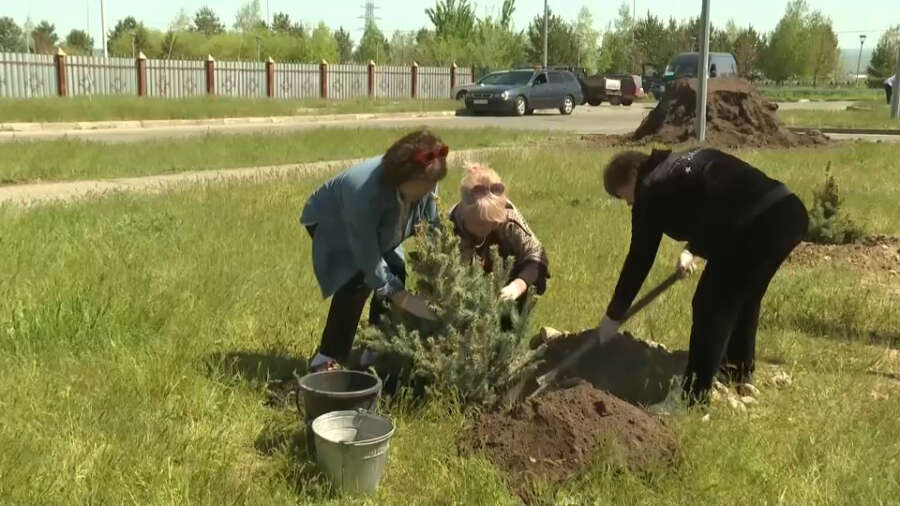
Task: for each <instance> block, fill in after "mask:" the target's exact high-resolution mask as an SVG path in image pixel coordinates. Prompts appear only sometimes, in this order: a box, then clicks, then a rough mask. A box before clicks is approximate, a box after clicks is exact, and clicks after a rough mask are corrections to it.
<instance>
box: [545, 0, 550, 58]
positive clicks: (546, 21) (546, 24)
mask: <svg viewBox="0 0 900 506" xmlns="http://www.w3.org/2000/svg"><path fill="white" fill-rule="evenodd" d="M549 11H550V9H549V7H547V0H544V68H547V26H548V20H547V18H548V16H547V13H548V12H549Z"/></svg>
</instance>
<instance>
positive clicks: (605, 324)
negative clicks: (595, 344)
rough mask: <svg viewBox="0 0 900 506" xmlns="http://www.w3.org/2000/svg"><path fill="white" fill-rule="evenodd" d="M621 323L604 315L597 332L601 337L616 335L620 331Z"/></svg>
mask: <svg viewBox="0 0 900 506" xmlns="http://www.w3.org/2000/svg"><path fill="white" fill-rule="evenodd" d="M620 325H621V323H619V322H617V321H615V320H613V319H610V317H608V316H604V317H603V320H602V321H601V322H600V326H599V327H597V332H598V333H599V334H600V336H601V337H607V336H614V335H616V334H617V333H618V332H619V326H620Z"/></svg>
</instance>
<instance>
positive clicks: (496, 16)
mask: <svg viewBox="0 0 900 506" xmlns="http://www.w3.org/2000/svg"><path fill="white" fill-rule="evenodd" d="M515 10H516V5H515V0H504V1H503V3H502V6H501V7H500V9H499V11H498V12H495V13H492V14H490V15H485V16H480V17H479V16H477V15H476V13H475V6H474V4H473V3H472V2H471V0H436V1H435V4H434V5H433V6H432V7H429V8H427V9H425V13H426V14H427V16H428V18H429V20H430V22H431V26H428V27H423V28H421V29H419V30H415V31H396V32H394V33H393V34H391V36H390V38H388V37H387V36H386V35H385V33H384V32H382V31H381V29H380V28H379V27H378V25H377V23H376V22H375V21H374V20H369V21H367V22H366V25H365V28H364V30H363V33H362V36H361V37H360V39H359V40H358V41H355V40H353V37H352V36H351V34H350V32H349V31H347V30H345V29H344V27H339V28H338V29H337V30H334V29H332V28H331V27H329V26H327V25H326V24H325V23H322V22H320V23H318V24H307V23H304V22H301V21H297V20H292V19H291V18H290V16H289V15H288V14H286V13H283V12H279V13H276V14H275V15H274V16H273V17H272V19H271V22H269V23H267V22H266V20H264V19H263V18H262V14H261V6H260V0H249V1H248V2H247V3H245V4H244V5H243V6H241V8H240V9H239V10H238V12H237V13H236V14H235V19H234V22H233V23H232V25H231V26H230V27H226V25H225V23H224V22H223V21H222V20H221V19H220V18H219V16H218V14H217V13H216V12H215V11H214V10H213V9H211V8H210V7H208V6H204V7H201V8H200V9H198V10H197V11H196V12H195V13H194V14H193V16H191V15H189V14H188V13H187V12H186V11H184V10H183V9H182V10H181V11H180V12H179V13H178V14H177V15H176V16H175V18H174V19H173V20H172V22H171V23H170V24H169V26H168V27H167V29H166V30H158V29H154V28H150V27H147V26H146V25H145V24H144V23H143V22H140V21H138V20H137V19H135V18H134V17H131V16H129V17H126V18H124V19H121V20H119V21H118V22H117V23H116V24H115V25H114V26H113V28H112V29H111V30H109V32H108V33H107V34H106V37H107V46H108V50H109V53H110V55H112V56H126V57H133V56H135V55H137V54H138V53H144V54H145V55H146V56H147V57H148V58H176V59H200V58H205V57H206V56H207V55H209V54H211V55H213V56H215V57H216V58H217V59H222V60H258V59H266V58H268V57H272V58H274V59H275V60H276V61H295V62H309V63H317V62H319V61H321V60H326V61H328V62H331V63H363V64H364V63H368V62H369V61H375V62H377V63H379V64H389V65H391V64H393V65H399V64H409V63H411V62H413V61H415V62H418V63H419V64H420V65H447V64H449V63H451V62H455V63H457V64H458V65H461V66H468V65H475V66H478V67H482V68H491V69H501V68H511V67H530V66H532V65H536V64H539V63H540V62H542V61H543V50H544V33H543V30H544V13H543V12H541V13H539V14H538V15H536V16H535V17H534V18H533V19H532V21H531V22H530V23H529V24H528V26H526V27H524V29H517V28H516V27H515V26H514V25H513V23H512V16H513V14H514V13H515ZM547 26H548V40H549V43H548V46H549V47H548V49H549V50H548V53H549V54H548V61H549V62H550V63H551V64H554V65H574V66H579V67H584V68H585V69H587V70H588V72H591V73H592V72H628V73H635V74H641V73H643V71H644V69H645V68H646V66H651V67H653V68H655V69H656V70H657V71H658V72H661V71H662V70H663V69H664V68H665V65H666V63H667V62H668V61H669V59H670V58H671V57H672V56H674V55H676V54H678V53H680V52H685V51H693V50H696V49H697V48H698V46H699V41H698V34H699V31H700V21H699V18H689V19H683V20H676V19H674V18H669V19H667V20H664V19H662V18H660V17H657V16H654V15H653V14H652V13H649V12H648V13H647V14H646V15H645V16H644V17H637V18H635V17H634V16H632V12H631V10H630V9H629V7H628V4H627V2H625V3H623V4H622V6H621V7H620V9H619V11H618V15H617V17H616V19H615V20H614V21H612V22H610V23H609V24H608V25H607V26H606V29H605V30H602V31H600V30H597V29H596V28H595V25H594V19H593V16H592V14H591V12H590V10H589V9H588V8H587V7H583V8H582V9H581V10H580V11H579V13H578V14H577V16H576V18H575V19H573V20H566V19H564V18H562V17H561V16H559V15H557V14H554V13H553V12H552V11H550V12H549V13H548V19H547ZM95 45H96V44H95V41H94V40H93V39H92V38H91V37H90V36H89V35H88V34H87V33H86V32H84V31H83V30H72V31H71V32H70V33H69V34H68V35H67V36H66V37H65V39H60V38H59V37H58V35H57V34H56V31H55V27H54V25H53V24H51V23H49V22H47V21H41V22H40V23H39V24H38V25H36V26H33V25H32V24H31V23H30V21H29V22H26V24H25V26H23V27H19V26H18V25H17V24H16V23H15V21H14V20H12V19H11V18H9V17H3V18H0V51H28V52H33V53H45V54H49V53H52V52H54V51H55V50H56V48H57V47H61V48H63V49H64V50H65V51H66V52H67V53H68V54H91V53H92V52H93V48H94V47H95ZM898 48H900V25H898V26H896V27H894V28H892V29H891V30H889V31H887V32H885V33H884V34H883V35H882V36H881V38H880V40H879V41H878V45H877V47H876V49H875V52H874V54H873V58H872V63H871V65H870V67H869V69H868V72H869V74H870V75H872V76H876V77H881V76H886V75H890V74H891V73H893V62H894V61H895V56H894V55H896V51H897V50H898ZM710 49H711V50H712V51H721V52H729V53H732V54H733V55H734V56H735V59H736V61H737V63H738V68H739V72H740V74H741V75H742V76H743V77H746V78H750V79H759V78H765V79H768V80H771V81H775V82H777V83H783V82H785V81H789V80H802V81H805V82H811V83H812V84H813V85H818V84H820V83H825V82H829V81H833V80H835V78H836V77H837V76H838V75H839V74H840V70H839V65H840V51H839V49H838V41H837V35H836V34H835V32H834V29H833V26H832V21H831V19H830V18H828V17H827V16H825V15H824V14H822V13H821V12H820V11H816V10H811V9H810V8H809V5H808V4H807V2H806V0H791V1H790V2H789V4H788V6H787V8H786V9H785V12H784V14H783V16H782V18H781V19H780V21H779V22H778V24H777V25H776V26H775V28H774V29H773V30H772V31H771V32H768V33H764V32H760V31H757V30H756V29H754V28H753V27H752V26H746V27H741V26H738V25H737V23H735V22H734V21H729V22H728V23H727V24H726V25H725V26H724V27H715V26H714V27H713V28H712V31H711V34H710Z"/></svg>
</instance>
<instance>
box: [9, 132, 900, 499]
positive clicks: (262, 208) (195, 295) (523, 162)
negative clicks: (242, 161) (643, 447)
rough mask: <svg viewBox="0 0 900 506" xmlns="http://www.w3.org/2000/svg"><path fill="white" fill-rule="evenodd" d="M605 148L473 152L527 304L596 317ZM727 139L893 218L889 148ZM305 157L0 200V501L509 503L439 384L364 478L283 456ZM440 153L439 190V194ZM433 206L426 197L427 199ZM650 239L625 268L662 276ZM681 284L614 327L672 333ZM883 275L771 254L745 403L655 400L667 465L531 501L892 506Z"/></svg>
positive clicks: (612, 265) (294, 425)
mask: <svg viewBox="0 0 900 506" xmlns="http://www.w3.org/2000/svg"><path fill="white" fill-rule="evenodd" d="M611 154H612V151H610V150H596V149H589V148H581V149H572V150H567V151H565V152H563V153H561V152H558V151H553V150H540V149H535V150H524V151H515V152H508V153H494V154H491V155H490V156H488V159H487V161H488V162H490V163H491V164H492V165H493V166H495V167H496V168H497V169H498V170H499V171H500V172H501V173H502V174H504V176H505V179H506V180H507V186H508V187H509V188H510V195H511V197H512V199H513V200H514V201H515V202H516V204H517V205H518V206H519V207H520V208H521V210H522V211H523V212H524V214H525V215H526V216H527V217H528V218H529V220H530V222H531V225H532V228H534V229H535V231H536V232H537V233H538V234H539V235H540V237H541V239H542V240H543V242H544V243H545V245H546V246H547V248H548V251H549V254H550V258H551V262H552V265H553V278H552V279H551V280H550V281H551V282H550V286H549V290H548V294H547V295H546V296H545V297H543V298H542V300H541V301H540V303H539V304H538V307H537V309H536V312H535V314H534V318H533V323H534V325H535V326H536V327H537V326H539V325H550V326H554V327H557V328H563V329H578V328H583V327H587V326H591V325H594V324H596V322H597V320H598V319H599V317H600V315H601V313H602V310H603V308H604V306H605V303H606V301H607V297H608V296H609V295H610V293H611V291H612V289H613V285H614V283H615V279H616V276H617V274H618V269H619V267H620V263H621V261H622V259H623V258H624V255H625V253H626V249H627V241H628V238H629V224H628V216H629V214H628V209H627V207H625V206H624V205H622V204H620V203H618V202H614V201H612V200H611V199H610V198H608V197H607V196H606V195H605V192H604V191H603V184H602V182H601V179H600V178H599V177H598V175H599V170H600V167H601V165H602V164H603V163H604V162H605V161H607V160H608V159H609V157H610V156H611ZM741 154H742V155H743V156H744V157H746V158H747V159H748V160H750V161H751V162H753V163H756V164H757V165H759V166H760V167H762V168H764V169H765V170H767V171H768V172H769V173H771V174H772V175H774V176H776V177H779V178H781V179H783V180H784V181H786V182H787V183H788V184H789V185H790V186H791V187H792V188H794V189H795V190H797V191H798V193H799V194H800V195H801V196H802V197H803V198H804V200H809V199H810V193H811V190H812V188H813V187H814V186H817V185H819V184H820V183H821V181H822V180H823V176H824V172H823V169H824V167H825V165H826V163H827V162H829V161H830V162H832V172H833V173H834V174H835V176H836V177H837V178H838V182H839V183H840V184H841V189H842V191H843V195H844V197H845V199H846V204H845V205H846V208H847V209H848V210H849V211H850V212H851V213H852V214H853V216H854V218H856V219H857V220H859V221H861V222H864V223H865V224H866V225H867V226H868V228H869V231H870V232H873V233H876V232H878V233H888V234H895V235H896V234H900V207H898V206H897V205H896V201H897V199H898V197H900V187H898V184H897V180H896V164H895V161H896V160H897V158H898V156H900V146H897V145H886V144H881V145H876V144H845V145H840V146H834V147H827V148H815V149H794V150H791V151H789V152H788V151H781V152H772V151H764V150H753V151H746V152H742V153H741ZM325 177H327V175H326V174H321V175H318V176H306V177H292V178H287V179H282V180H276V181H266V182H256V183H248V184H240V185H239V184H223V185H209V186H198V187H193V188H192V189H191V190H190V191H184V192H176V193H170V194H164V195H161V196H149V195H116V196H111V197H108V198H104V199H101V200H98V201H95V202H82V203H70V204H67V205H64V206H44V207H38V208H33V209H29V210H23V209H19V208H14V207H0V238H2V240H0V368H2V370H3V372H4V374H3V375H2V377H0V413H2V414H0V420H2V423H0V448H3V451H2V452H0V497H2V498H3V502H9V503H11V504H79V503H95V504H122V503H139V504H151V503H152V504H188V503H190V504H297V503H299V504H314V503H315V504H390V505H393V504H459V505H473V504H478V505H480V504H484V505H494V504H516V503H517V500H516V499H515V498H514V497H513V496H511V495H510V493H509V492H508V490H507V489H506V487H505V485H504V483H503V481H502V477H501V476H500V475H499V473H498V472H497V471H496V470H494V469H493V468H492V467H491V466H490V465H489V464H488V463H487V462H486V461H484V460H483V459H463V458H460V457H458V456H457V453H456V446H455V438H456V437H457V435H458V434H459V432H460V431H461V429H462V428H463V427H465V425H466V419H465V418H464V417H463V416H462V415H460V414H459V412H458V410H456V409H455V408H454V406H453V403H452V402H449V401H444V402H441V401H435V402H432V403H430V404H428V405H426V406H424V407H419V408H412V407H408V406H407V407H403V406H401V407H398V408H396V409H392V410H391V411H390V412H389V415H390V416H392V417H393V418H394V419H395V420H396V422H397V431H396V435H395V437H394V441H393V444H392V447H391V456H390V463H389V467H388V470H387V474H386V477H385V479H384V481H383V484H382V489H381V490H380V492H379V495H378V497H377V498H375V499H373V500H371V501H370V502H368V503H364V502H363V501H360V500H356V501H355V500H351V499H343V498H339V497H335V496H333V495H332V494H331V493H330V492H329V490H328V487H327V485H325V483H324V481H323V479H322V477H321V476H320V475H318V474H317V472H316V471H315V469H314V467H312V466H311V465H309V464H306V463H304V462H303V461H302V457H303V455H304V453H303V450H301V449H300V448H301V446H300V445H301V441H302V435H301V434H300V433H299V425H298V417H297V414H296V413H295V412H294V410H292V409H289V408H285V407H269V406H267V405H266V404H265V400H266V390H265V384H264V382H265V379H266V377H267V376H268V375H271V376H273V377H283V376H287V375H289V374H290V371H291V370H292V369H293V368H295V367H302V364H303V363H304V361H305V359H306V357H308V356H309V354H310V353H311V352H313V350H314V348H315V346H316V344H317V341H318V338H319V333H320V330H321V327H322V325H323V322H324V317H325V314H326V310H327V303H326V302H325V301H322V300H321V299H320V297H319V292H318V289H317V287H316V284H315V281H314V279H313V275H312V271H311V268H310V265H309V258H310V242H309V240H308V238H307V237H306V235H305V234H304V233H302V231H301V229H300V227H299V226H298V224H297V218H298V215H299V212H300V209H301V208H302V206H303V203H304V201H305V199H306V197H307V196H308V195H309V194H310V192H311V191H312V190H313V189H314V188H315V187H316V185H317V184H318V183H319V182H320V181H322V180H323V179H324V178H325ZM459 177H460V172H459V171H452V172H451V174H450V176H449V179H448V183H447V184H444V185H442V187H441V193H442V201H443V205H444V206H445V208H446V206H449V205H450V204H451V203H452V202H453V201H454V198H455V195H456V192H457V190H456V184H457V181H458V178H459ZM445 210H446V209H445ZM678 251H679V245H678V244H675V243H673V242H671V241H668V240H665V241H664V244H663V247H662V248H661V251H660V258H659V262H658V265H657V266H655V268H654V270H653V272H652V274H651V279H650V280H649V281H648V283H652V282H655V281H658V280H659V279H661V278H662V277H664V276H665V275H667V274H668V272H669V269H670V267H671V265H672V264H673V263H674V259H675V255H676V254H677V252H678ZM695 282H696V281H689V282H686V283H683V284H681V285H680V286H676V287H675V288H673V289H672V290H671V291H670V292H669V293H667V294H666V295H665V296H664V297H663V298H662V299H661V300H660V301H658V302H657V303H655V304H654V305H653V306H651V307H650V308H648V309H647V310H646V311H645V312H644V313H643V314H641V315H640V316H638V317H636V318H635V320H633V321H632V322H630V323H629V324H628V325H627V328H628V330H630V331H632V332H633V333H634V334H635V335H637V336H640V337H644V338H650V339H654V340H656V341H660V342H663V343H665V344H667V345H668V346H669V347H670V348H685V347H686V346H687V336H688V330H689V325H690V311H689V310H690V297H691V292H692V289H693V286H694V283H695ZM897 286H898V285H897V278H896V277H893V278H891V277H888V276H886V275H885V274H884V273H867V272H863V271H859V270H854V269H853V268H849V267H843V268H842V267H836V266H833V265H825V264H823V265H819V266H805V267H804V266H798V265H796V264H794V265H790V266H787V267H786V268H785V269H783V271H782V272H781V273H780V274H779V275H778V276H777V277H776V279H775V281H774V283H773V285H772V287H771V289H770V294H769V296H768V298H767V300H766V302H765V309H764V313H763V318H762V324H761V329H760V339H759V344H758V346H759V349H758V356H759V357H760V358H761V359H762V360H763V361H764V364H763V366H762V371H761V372H760V376H763V377H765V375H767V374H769V372H770V371H771V368H772V367H774V366H773V365H772V364H775V363H777V364H779V365H778V367H780V368H781V369H782V370H785V371H787V372H789V373H790V374H791V375H792V376H793V378H794V383H793V386H792V387H790V388H788V389H786V390H775V389H766V388H763V395H762V400H761V404H760V405H759V406H758V407H756V408H753V409H752V411H751V414H750V415H749V416H748V415H733V414H730V413H729V412H727V410H724V409H722V408H718V407H714V408H712V409H711V412H710V414H711V420H710V421H709V422H706V423H704V422H701V420H700V419H701V417H702V416H703V413H698V412H693V413H684V414H680V415H677V416H675V417H674V418H673V419H671V422H670V423H671V426H672V428H673V430H674V431H675V432H676V434H677V436H678V439H679V441H680V444H681V458H680V460H679V462H678V463H677V465H674V466H672V467H668V468H661V469H658V470H655V471H651V472H647V473H644V474H633V473H629V472H624V471H623V472H618V471H616V470H614V469H612V468H610V466H607V465H606V464H605V463H603V462H598V464H597V465H596V466H595V467H594V468H593V470H592V471H590V472H589V473H588V474H587V475H585V476H584V477H582V478H581V479H579V480H576V481H574V482H572V483H570V484H568V485H566V486H565V487H563V488H561V489H558V490H546V491H545V492H544V495H543V496H542V498H543V500H544V502H545V503H547V504H578V505H581V504H646V505H659V504H683V505H688V504H690V505H694V504H710V505H712V504H785V505H801V504H896V503H897V498H900V440H898V438H897V434H898V432H900V418H898V416H897V412H898V411H897V406H898V404H897V402H898V399H900V383H898V382H897V381H895V380H891V379H888V378H886V377H883V376H878V375H873V374H869V373H868V371H870V370H871V369H872V368H873V367H876V366H877V367H894V369H893V372H894V373H900V363H898V362H895V363H893V365H891V363H890V362H886V361H885V356H886V355H885V353H886V347H887V346H889V345H892V346H894V347H898V346H900V294H898V292H897Z"/></svg>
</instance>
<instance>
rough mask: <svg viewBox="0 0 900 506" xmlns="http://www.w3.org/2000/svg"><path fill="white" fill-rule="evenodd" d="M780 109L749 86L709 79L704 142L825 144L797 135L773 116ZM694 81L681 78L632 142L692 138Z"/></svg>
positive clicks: (671, 141) (815, 135)
mask: <svg viewBox="0 0 900 506" xmlns="http://www.w3.org/2000/svg"><path fill="white" fill-rule="evenodd" d="M777 109H778V106H777V105H776V104H774V103H772V102H769V101H768V100H766V99H764V98H763V97H762V95H760V94H759V92H758V91H757V90H756V88H754V87H753V85H751V84H750V83H749V82H747V81H745V80H743V79H737V78H720V79H710V80H709V93H708V98H707V111H706V118H707V123H706V141H707V143H708V144H711V145H716V146H726V147H735V148H736V147H745V146H750V147H767V146H780V147H795V146H808V145H814V144H823V143H826V142H828V138H827V137H825V136H824V135H822V134H821V133H819V132H813V133H809V134H797V133H793V132H791V131H790V130H788V129H786V128H784V126H782V125H781V123H780V122H779V121H778V119H777V118H776V117H775V111H776V110H777ZM696 117H697V80H696V79H679V80H677V81H674V82H673V83H672V85H671V88H669V90H668V91H666V96H665V98H664V99H663V100H662V101H661V102H660V103H659V104H658V105H657V106H656V108H655V109H654V110H653V111H652V112H650V114H649V115H648V116H647V117H646V118H644V121H643V122H642V123H641V126H640V127H638V129H637V130H636V131H635V132H634V134H633V135H632V136H631V140H632V141H643V142H661V143H664V144H680V143H683V142H690V141H692V140H694V139H696Z"/></svg>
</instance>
